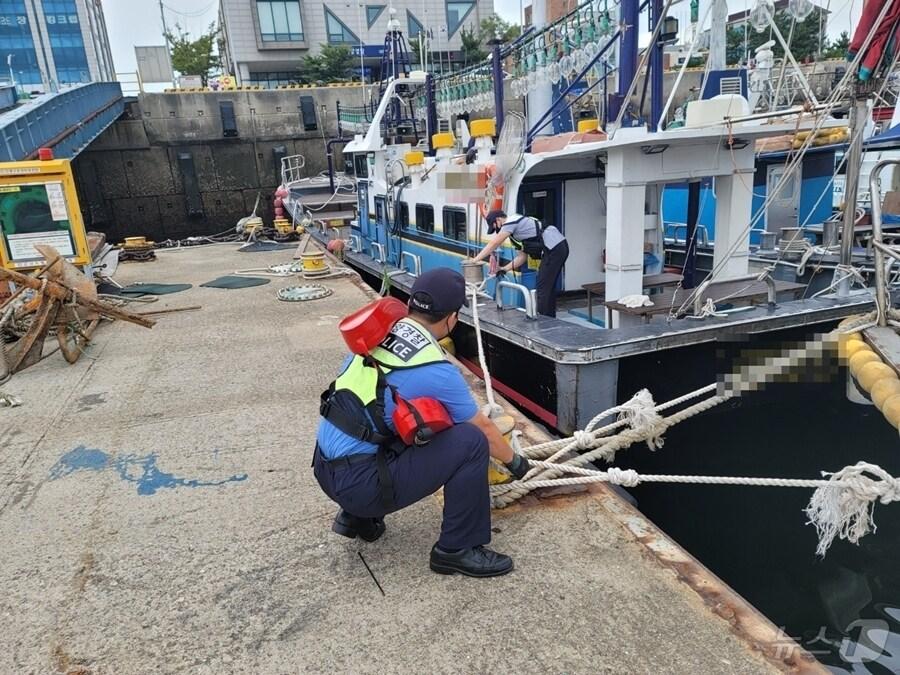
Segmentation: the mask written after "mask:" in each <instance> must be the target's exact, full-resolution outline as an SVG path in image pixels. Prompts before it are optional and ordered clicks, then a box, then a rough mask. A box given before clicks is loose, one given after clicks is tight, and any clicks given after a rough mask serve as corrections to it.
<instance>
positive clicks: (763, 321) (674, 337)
mask: <svg viewBox="0 0 900 675" xmlns="http://www.w3.org/2000/svg"><path fill="white" fill-rule="evenodd" d="M346 257H347V258H348V259H349V260H350V261H352V263H353V264H354V265H355V266H357V267H359V268H362V269H364V270H366V271H368V272H370V273H371V274H373V275H375V276H376V277H380V276H381V271H380V267H379V263H377V262H376V261H375V260H373V259H372V258H371V257H370V256H369V255H366V254H363V253H349V252H348V253H346ZM391 281H392V283H393V284H394V285H395V286H397V287H399V288H401V289H402V290H404V291H408V290H409V289H410V288H411V287H412V284H413V282H414V281H415V279H414V277H412V276H410V275H409V274H405V273H397V274H395V275H393V276H392V278H391ZM795 290H796V289H795V288H793V287H791V288H790V291H789V292H790V293H793V292H794V291H795ZM680 293H681V297H682V298H686V297H687V292H686V291H680ZM722 295H723V296H724V295H726V293H722ZM655 298H656V296H651V299H654V300H655ZM670 304H671V303H670ZM562 306H563V307H564V308H567V309H570V310H571V309H574V308H577V309H579V310H582V309H583V312H579V314H583V315H584V316H587V300H586V299H585V298H578V299H575V298H566V299H565V300H564V301H563V303H562ZM872 307H873V302H872V296H871V295H870V294H869V293H866V292H856V293H853V294H851V295H850V296H849V297H847V298H837V297H834V296H820V297H818V298H808V299H802V300H792V301H790V302H787V301H783V299H782V298H781V297H780V296H779V304H778V305H777V306H776V307H775V308H774V309H769V308H768V307H766V306H758V307H754V308H753V309H749V310H747V311H742V312H739V313H735V314H731V315H729V316H726V317H708V318H706V319H703V320H696V319H687V318H685V319H673V320H671V321H668V320H667V317H665V316H659V317H655V318H654V320H653V321H652V322H650V323H647V324H641V325H635V326H626V327H622V328H617V329H615V330H606V329H603V328H601V327H600V326H594V325H591V324H589V323H588V322H587V321H582V320H577V319H576V320H565V319H564V318H562V317H558V318H555V319H552V318H549V317H538V318H537V319H529V318H527V317H526V316H525V313H524V312H523V311H521V310H517V309H511V308H510V309H503V310H499V309H497V307H496V305H495V304H494V303H493V301H492V300H490V299H488V298H484V299H483V302H482V303H480V304H479V307H478V316H479V319H480V322H481V328H482V330H483V331H485V332H487V333H490V334H492V335H496V336H497V337H499V338H502V339H504V340H506V341H509V342H511V343H513V344H517V345H520V346H523V347H527V349H529V350H530V351H532V352H535V353H537V354H541V355H542V356H544V357H546V358H548V359H550V360H552V361H555V362H557V363H574V364H582V363H596V362H599V361H606V360H609V359H615V358H620V357H624V356H632V355H636V354H644V353H649V352H655V351H659V350H661V349H670V348H674V347H683V346H686V345H693V344H700V343H704V342H713V341H715V340H718V339H723V338H728V337H738V336H743V335H747V334H750V333H761V332H769V331H777V330H782V329H786V328H791V327H797V326H806V325H810V326H811V325H815V324H819V323H825V322H830V321H838V320H840V319H842V318H845V317H847V316H850V315H852V314H860V313H862V312H865V311H867V310H869V309H871V308H872ZM462 317H463V320H465V321H466V322H467V323H471V322H472V319H471V311H470V310H465V309H464V310H463V312H462Z"/></svg>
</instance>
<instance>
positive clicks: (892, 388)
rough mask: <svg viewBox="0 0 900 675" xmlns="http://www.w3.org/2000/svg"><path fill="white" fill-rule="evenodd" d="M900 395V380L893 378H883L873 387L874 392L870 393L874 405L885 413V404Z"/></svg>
mask: <svg viewBox="0 0 900 675" xmlns="http://www.w3.org/2000/svg"><path fill="white" fill-rule="evenodd" d="M898 395H900V379H896V378H893V377H883V378H881V379H880V380H878V381H877V382H876V383H875V384H873V385H872V391H871V392H870V393H869V396H871V398H872V403H874V404H875V407H876V408H878V409H879V410H881V411H882V412H883V411H884V402H885V401H887V400H888V399H889V398H890V397H891V396H898Z"/></svg>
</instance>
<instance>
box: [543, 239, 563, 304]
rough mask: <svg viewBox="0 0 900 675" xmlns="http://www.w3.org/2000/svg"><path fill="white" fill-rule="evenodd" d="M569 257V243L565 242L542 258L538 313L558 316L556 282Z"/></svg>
mask: <svg viewBox="0 0 900 675" xmlns="http://www.w3.org/2000/svg"><path fill="white" fill-rule="evenodd" d="M568 257H569V242H567V241H565V240H563V241H561V242H559V243H558V244H557V245H556V246H554V247H553V248H551V249H550V250H548V251H544V255H543V256H542V257H541V266H540V267H539V268H538V274H537V313H538V314H543V315H544V316H556V282H557V281H558V280H559V275H560V274H562V268H563V265H565V264H566V259H567V258H568Z"/></svg>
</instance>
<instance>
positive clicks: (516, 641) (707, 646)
mask: <svg viewBox="0 0 900 675" xmlns="http://www.w3.org/2000/svg"><path fill="white" fill-rule="evenodd" d="M292 253H293V252H292V251H291V250H281V251H275V252H265V253H237V252H236V247H235V246H228V245H215V246H204V247H196V248H190V249H182V250H174V251H162V252H160V253H159V259H158V260H157V261H155V262H150V263H134V264H126V265H122V266H120V268H119V272H118V274H117V276H116V279H117V280H118V281H119V282H120V283H123V284H128V283H132V282H137V281H143V282H149V281H153V282H165V283H181V282H185V283H191V284H193V285H194V287H193V288H191V289H190V290H187V291H184V292H181V293H176V294H172V295H166V296H162V297H161V298H160V299H159V301H158V302H156V303H154V304H152V305H147V306H142V305H131V306H130V307H129V309H132V310H134V311H149V310H157V309H164V308H167V307H180V306H187V305H202V309H200V310H198V311H191V312H182V313H173V314H167V315H161V316H159V317H157V319H158V323H157V325H156V326H155V327H154V328H153V329H150V330H147V329H143V328H140V327H137V326H134V325H130V324H125V323H122V322H117V323H114V324H107V325H105V326H102V327H101V328H100V329H99V330H98V332H97V334H96V336H95V339H94V341H93V343H92V345H91V346H90V347H89V348H88V349H87V351H86V353H85V355H84V357H82V358H81V360H79V362H78V363H76V364H75V365H71V366H70V365H68V364H66V363H65V362H64V361H63V359H62V357H61V356H60V355H59V354H56V355H53V356H50V357H49V358H47V359H45V360H44V361H42V362H41V363H39V364H37V365H36V366H33V367H31V368H29V369H27V370H25V371H23V372H21V373H19V374H17V375H15V376H14V377H13V379H12V380H11V381H10V382H9V383H7V384H6V385H4V386H3V387H2V389H3V390H4V391H6V392H8V393H11V394H15V395H16V396H19V397H20V398H21V399H22V401H23V405H22V406H21V407H17V408H12V409H10V408H0V550H2V557H0V587H2V589H3V592H2V594H0V672H2V673H71V674H75V673H79V674H82V675H84V674H87V673H92V674H93V673H147V672H162V673H174V672H190V673H231V672H234V673H251V672H252V673H307V672H311V673H315V672H342V673H395V672H396V673H429V672H434V673H444V672H446V673H488V672H514V673H519V672H521V673H597V672H617V673H618V672H621V673H650V672H666V673H697V672H720V673H726V672H727V673H761V672H775V671H784V670H815V669H816V668H817V665H816V664H815V663H809V662H807V661H805V660H804V659H803V658H797V657H796V656H795V657H793V658H789V659H786V660H779V659H777V658H773V653H774V652H773V646H777V645H775V644H774V643H773V642H772V641H771V639H770V638H772V636H773V634H774V627H772V626H771V625H770V624H768V622H767V621H766V620H765V619H763V618H762V617H761V616H759V615H758V614H756V613H755V612H754V611H752V610H751V609H750V608H748V607H747V606H746V605H745V604H743V605H742V604H741V602H742V601H741V600H740V598H737V596H735V595H734V594H733V593H732V592H731V591H729V590H728V589H727V588H724V587H722V585H721V582H718V580H716V579H715V578H713V577H712V576H711V575H708V573H705V571H704V570H703V569H702V568H700V567H699V566H698V565H697V564H696V562H695V561H693V559H692V558H690V557H689V556H687V555H686V554H684V553H683V552H682V551H680V549H678V548H677V547H676V546H674V545H673V544H672V543H671V542H670V541H669V540H667V539H666V538H665V537H664V535H662V534H660V533H658V532H656V531H654V529H653V527H652V525H651V524H649V523H647V521H645V520H643V519H642V518H641V517H640V516H639V514H637V512H636V511H634V509H632V508H631V507H629V506H628V505H627V504H625V503H624V501H622V500H620V499H619V498H618V497H616V496H615V495H614V494H613V493H611V492H610V491H608V490H605V489H597V490H591V491H587V492H583V493H581V494H575V495H566V496H561V497H556V498H545V499H536V498H530V499H528V500H527V501H526V502H525V503H523V504H521V505H518V506H514V507H512V508H509V509H506V510H502V511H498V512H495V514H494V523H493V524H494V531H495V535H494V541H493V543H492V546H493V547H494V548H496V549H497V550H499V551H502V552H505V553H508V554H510V555H511V556H512V557H513V559H514V561H515V565H516V568H515V571H514V572H513V573H511V574H509V575H507V576H505V577H501V578H496V579H481V580H478V579H469V578H464V577H459V576H455V577H445V576H440V575H436V574H434V573H432V572H431V571H430V570H429V569H428V552H429V550H430V547H431V545H432V544H433V543H434V541H435V540H436V538H437V533H438V528H439V523H440V515H441V506H440V499H439V496H433V497H431V498H428V499H426V500H424V501H422V502H420V503H419V504H416V505H415V506H413V507H410V508H408V509H406V510H404V511H402V512H400V513H397V514H394V515H392V516H389V517H388V518H387V526H388V530H387V533H386V535H385V536H384V537H383V538H382V539H381V540H380V541H378V542H376V543H374V544H365V543H363V542H358V541H350V540H347V539H345V538H342V537H339V536H337V535H334V534H333V533H332V532H331V530H330V523H331V519H332V517H333V516H334V513H335V511H336V507H335V505H334V504H333V503H332V502H331V501H330V500H329V499H328V498H327V497H325V496H324V495H323V494H322V493H321V491H320V490H319V488H318V485H317V484H316V482H315V480H314V478H313V475H312V471H311V469H310V466H309V465H310V458H311V452H312V447H313V439H314V435H315V430H316V426H317V423H318V401H319V393H320V391H321V390H322V389H323V388H324V387H325V386H326V385H327V384H328V382H329V381H330V380H331V379H332V378H333V377H334V375H335V373H336V368H337V367H338V365H339V363H340V361H341V359H342V358H343V356H344V354H345V347H344V345H343V342H342V340H341V338H340V336H339V334H338V331H337V322H338V320H339V318H340V317H342V316H344V315H346V314H348V313H349V312H350V311H352V310H354V309H356V308H358V307H359V306H361V305H362V304H363V303H364V302H366V301H367V299H368V298H367V296H366V295H365V293H364V291H363V289H362V288H361V287H360V285H359V283H358V282H356V281H354V280H351V279H350V278H341V279H329V280H327V281H324V282H322V283H323V284H324V285H326V286H328V287H329V288H331V289H332V290H333V291H334V294H333V295H332V296H331V297H329V298H327V299H323V300H316V301H311V302H303V303H287V302H280V301H278V300H277V299H276V298H275V291H276V290H277V289H278V288H281V287H284V286H288V285H295V284H297V283H298V281H297V280H296V278H289V279H279V278H273V279H272V281H271V283H269V284H267V285H264V286H258V287H254V288H245V289H237V290H222V289H215V288H200V287H199V284H201V283H203V282H206V281H209V280H211V279H213V278H215V277H218V276H220V275H223V274H228V273H231V272H233V271H234V270H236V269H239V268H248V267H264V266H268V265H271V264H275V263H282V262H289V261H290V260H291V257H292ZM48 349H49V346H48ZM530 433H535V431H534V430H533V429H532V430H531V432H530ZM360 553H361V554H362V556H363V557H364V559H365V562H366V563H368V565H369V567H370V568H371V571H372V574H373V575H374V576H375V578H377V580H378V582H379V583H380V585H381V588H382V589H383V594H382V592H381V591H380V590H379V588H378V586H377V585H376V583H375V582H374V581H373V577H372V576H371V575H370V573H369V572H368V571H367V569H366V567H365V565H364V564H363V560H362V559H361V557H360V555H359V554H360ZM782 647H784V645H782ZM786 651H789V650H786ZM794 653H795V655H796V654H799V650H797V651H795V652H794Z"/></svg>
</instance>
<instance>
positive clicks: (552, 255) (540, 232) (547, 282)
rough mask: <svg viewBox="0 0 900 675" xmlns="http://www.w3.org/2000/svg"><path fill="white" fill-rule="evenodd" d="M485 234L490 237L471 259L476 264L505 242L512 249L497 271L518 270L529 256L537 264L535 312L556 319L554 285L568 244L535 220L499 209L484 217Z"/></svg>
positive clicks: (560, 271) (551, 226)
mask: <svg viewBox="0 0 900 675" xmlns="http://www.w3.org/2000/svg"><path fill="white" fill-rule="evenodd" d="M485 220H486V221H487V226H488V233H489V234H491V235H493V236H492V237H491V240H490V241H489V242H488V244H487V246H485V247H484V248H483V249H481V252H480V253H479V254H478V255H476V256H475V257H474V258H473V260H474V261H475V262H480V261H482V260H484V259H486V258H487V257H488V256H490V255H491V253H493V252H494V251H495V250H496V249H498V248H499V247H500V246H501V245H502V244H503V242H505V241H506V240H507V239H509V240H510V242H512V245H513V247H515V249H516V255H515V257H514V258H513V259H512V261H511V262H509V263H507V264H506V265H503V266H502V267H501V268H500V271H501V272H508V271H510V270H514V269H517V268H519V267H521V266H522V265H523V264H524V263H525V262H526V261H527V260H528V258H529V257H531V258H537V259H539V260H540V261H541V266H540V267H539V268H538V274H537V312H538V314H543V315H544V316H556V282H557V281H558V280H559V275H560V274H562V269H563V265H565V264H566V259H567V258H568V257H569V243H568V242H567V241H566V238H565V237H564V236H563V234H562V232H560V231H559V230H558V229H557V228H556V227H555V226H553V225H547V226H545V225H543V224H542V223H541V221H539V220H538V219H537V218H532V217H531V216H522V215H519V214H517V213H514V214H512V215H511V216H508V217H507V215H506V213H504V212H503V211H501V210H500V209H496V210H494V211H490V212H489V213H488V214H487V216H485Z"/></svg>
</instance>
